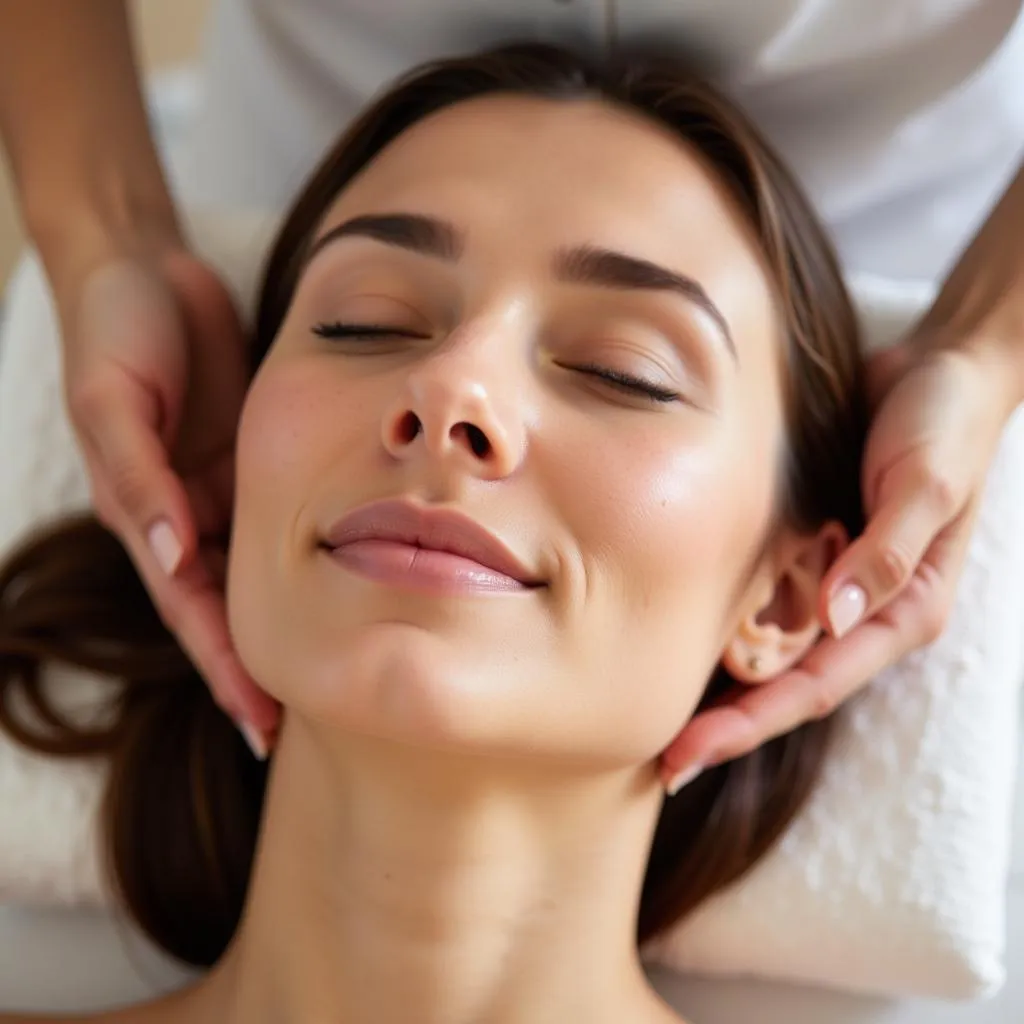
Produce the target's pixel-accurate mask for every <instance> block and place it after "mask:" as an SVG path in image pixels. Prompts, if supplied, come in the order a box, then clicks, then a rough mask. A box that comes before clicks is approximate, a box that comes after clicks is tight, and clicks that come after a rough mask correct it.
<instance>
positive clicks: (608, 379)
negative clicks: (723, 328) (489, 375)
mask: <svg viewBox="0 0 1024 1024" xmlns="http://www.w3.org/2000/svg"><path fill="white" fill-rule="evenodd" d="M313 333H314V334H316V335H318V336H319V337H321V338H354V339H362V340H364V341H375V340H378V339H380V338H411V339H414V340H419V341H423V340H426V338H427V337H428V336H427V335H425V334H420V333H419V332H418V331H406V330H402V329H401V328H396V327H387V326H385V325H383V324H352V323H341V322H334V323H320V324H316V325H315V326H314V327H313ZM557 365H559V366H562V367H563V369H567V370H576V371H577V372H579V373H585V374H589V375H590V376H592V377H598V378H600V379H601V380H602V381H603V382H604V383H606V384H609V385H610V386H611V387H613V388H617V389H618V390H619V391H624V392H626V393H627V394H630V395H632V396H634V397H636V396H638V395H639V396H640V397H643V398H646V399H648V400H649V401H651V402H656V403H658V404H661V403H668V402H675V401H677V400H678V399H679V398H680V397H681V396H680V395H679V393H678V392H677V391H672V390H670V389H669V388H662V387H659V386H658V385H657V384H651V383H650V382H649V381H646V380H643V379H642V378H640V377H634V376H633V375H632V374H629V373H621V372H620V371H618V370H609V369H607V368H606V367H604V366H600V365H598V364H597V363H577V364H574V365H572V366H564V365H563V364H561V363H559V364H557Z"/></svg>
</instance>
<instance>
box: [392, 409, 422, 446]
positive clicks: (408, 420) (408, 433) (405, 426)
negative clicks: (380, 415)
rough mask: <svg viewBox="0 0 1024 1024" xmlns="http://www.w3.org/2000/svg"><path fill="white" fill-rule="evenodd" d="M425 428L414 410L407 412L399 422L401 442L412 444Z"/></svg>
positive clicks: (398, 432)
mask: <svg viewBox="0 0 1024 1024" xmlns="http://www.w3.org/2000/svg"><path fill="white" fill-rule="evenodd" d="M422 429H423V425H422V424H421V423H420V419H419V417H418V416H417V415H416V413H414V412H407V413H406V414H405V415H404V416H403V417H402V419H401V421H400V422H399V424H398V428H397V431H396V432H397V434H398V441H399V444H410V443H411V442H412V441H413V440H415V439H416V437H417V436H418V435H419V433H420V431H421V430H422Z"/></svg>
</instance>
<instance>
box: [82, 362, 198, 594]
mask: <svg viewBox="0 0 1024 1024" xmlns="http://www.w3.org/2000/svg"><path fill="white" fill-rule="evenodd" d="M71 401H72V403H73V407H74V409H75V411H76V417H77V422H78V429H79V432H80V435H81V441H82V445H83V449H84V454H85V457H86V463H87V466H88V469H89V474H90V477H91V483H92V489H93V503H94V506H95V508H96V512H97V515H98V516H99V518H100V520H101V522H102V523H103V524H104V525H105V526H106V527H107V528H108V529H110V530H112V531H113V532H114V533H116V534H117V535H118V537H120V538H121V540H122V542H123V543H126V544H127V543H128V542H129V541H138V540H140V539H141V540H142V541H143V542H144V543H145V544H146V545H147V546H148V547H149V549H150V551H151V553H152V555H153V557H154V559H155V562H156V565H157V566H158V567H159V570H160V571H161V572H162V573H164V574H166V575H172V574H173V573H175V572H176V571H177V570H178V569H179V567H180V566H182V565H184V564H187V562H188V560H189V559H190V558H191V557H192V555H193V554H194V552H195V545H196V531H195V527H194V522H193V517H192V514H191V510H190V508H189V502H188V496H187V494H186V492H185V487H184V485H183V484H182V482H181V480H180V479H179V477H178V475H177V474H176V473H175V472H174V470H173V469H172V468H171V465H170V462H169V460H168V455H167V450H166V445H165V443H164V440H163V439H162V438H161V437H160V435H159V433H158V432H157V429H156V426H155V424H156V422H157V421H158V419H159V415H158V413H157V411H156V410H155V409H153V408H152V407H151V406H152V405H153V401H154V400H153V399H152V398H151V397H149V396H147V395H146V394H145V393H143V392H142V391H141V390H139V389H136V388H134V387H133V386H132V385H130V384H129V383H128V382H127V381H124V380H121V379H119V378H118V377H117V376H116V375H106V376H105V377H103V378H97V379H96V382H95V383H93V384H91V385H90V386H89V387H88V388H87V389H84V390H79V391H78V392H77V393H76V394H75V395H74V396H73V398H72V399H71ZM137 547H138V544H135V548H137ZM136 566H137V567H138V568H139V569H140V571H142V567H141V566H140V565H139V563H138V560H137V559H136ZM144 578H145V582H146V584H147V586H148V585H149V584H150V576H149V574H144Z"/></svg>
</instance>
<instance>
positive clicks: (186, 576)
mask: <svg viewBox="0 0 1024 1024" xmlns="http://www.w3.org/2000/svg"><path fill="white" fill-rule="evenodd" d="M104 486H105V485H104V484H103V483H102V482H101V483H100V484H99V485H98V492H99V493H97V495H96V496H97V498H100V497H101V496H102V488H103V487H104ZM108 500H109V498H108ZM121 541H122V543H123V544H124V545H125V547H126V549H127V550H128V553H129V555H130V556H131V559H132V561H133V562H134V564H135V567H136V569H137V570H138V572H139V575H140V576H141V578H142V580H143V582H144V584H145V586H146V589H147V591H148V592H149V595H150V598H151V599H152V601H153V605H154V607H155V608H156V610H157V612H158V614H159V615H160V618H161V619H162V621H163V623H164V625H165V626H166V627H167V629H168V630H169V631H170V632H171V633H172V634H173V635H174V637H175V639H176V640H177V641H178V643H179V644H180V645H181V647H182V649H183V650H184V651H185V653H186V654H187V655H188V656H189V658H190V659H191V661H192V662H193V664H194V665H195V666H196V668H197V669H198V671H199V672H200V674H201V675H202V676H203V678H204V679H205V680H206V682H207V684H208V685H209V687H210V690H211V693H212V694H213V697H214V700H215V701H216V702H217V704H218V705H219V706H220V707H221V708H222V709H223V710H224V712H225V713H226V714H227V715H229V716H230V717H231V718H232V719H233V720H234V722H235V724H236V725H237V726H238V728H239V729H240V730H241V731H242V733H243V735H244V736H245V738H246V740H247V741H248V743H249V746H250V747H251V748H252V750H253V753H254V754H255V755H256V756H258V757H260V758H263V757H265V756H266V754H267V751H268V749H269V746H270V741H271V738H272V737H273V735H274V732H275V730H276V728H277V725H278V721H279V719H280V707H279V705H278V704H277V702H276V701H275V700H274V699H273V698H272V697H270V696H269V695H268V694H266V693H265V692H264V691H263V690H261V689H260V688H259V687H258V686H257V684H256V683H255V681H254V680H253V679H252V678H251V677H250V675H249V674H248V673H247V672H246V671H245V669H244V668H243V666H242V664H241V661H240V660H239V658H238V655H237V653H236V651H235V649H234V645H233V643H232V641H231V636H230V632H229V629H228V622H227V607H226V603H225V599H224V593H223V587H222V582H221V578H219V574H220V572H221V568H220V558H219V556H214V557H215V562H214V564H213V565H212V566H208V565H207V562H206V557H205V552H202V551H201V552H199V553H198V555H197V557H195V558H193V559H192V560H191V561H190V562H189V564H188V565H186V566H184V567H182V568H180V569H179V570H178V572H177V573H176V574H175V575H174V576H169V575H167V574H166V573H165V572H164V571H163V568H162V567H161V566H160V564H159V562H158V561H157V558H156V556H155V555H154V553H153V551H152V550H151V549H150V547H149V545H148V544H146V543H145V542H144V540H143V539H142V538H140V537H139V536H138V534H137V533H136V532H135V531H129V532H128V533H127V534H126V535H122V536H121Z"/></svg>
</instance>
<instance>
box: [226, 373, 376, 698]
mask: <svg viewBox="0 0 1024 1024" xmlns="http://www.w3.org/2000/svg"><path fill="white" fill-rule="evenodd" d="M270 358H271V359H272V358H273V357H272V356H271V357H270ZM345 408H346V394H345V389H344V386H343V383H342V382H340V381H338V380H336V379H334V378H332V375H331V374H330V373H329V372H325V368H324V367H323V365H322V360H318V359H290V360H289V361H288V363H287V364H282V365H280V366H278V365H275V364H274V363H273V362H270V361H269V360H268V363H266V364H265V365H264V367H263V368H262V369H261V371H260V373H259V374H258V375H257V376H256V378H255V380H254V381H253V384H252V387H251V388H250V390H249V393H248V395H247V397H246V401H245V405H244V407H243V410H242V416H241V419H240V422H239V428H238V442H237V446H236V472H235V513H234V521H233V525H232V531H231V551H230V558H229V562H228V579H227V599H228V618H229V626H230V629H231V635H232V638H233V640H234V642H235V644H236V647H237V649H238V652H239V655H240V656H241V658H242V662H243V664H244V665H245V667H246V669H247V670H248V671H249V672H250V673H251V674H252V675H253V676H254V677H256V678H257V679H258V680H259V681H260V682H261V683H262V684H264V685H266V686H267V687H268V688H271V687H273V685H274V683H273V680H274V679H275V678H276V677H277V676H278V675H279V674H280V673H279V672H278V668H279V666H277V665H276V663H275V657H276V655H275V651H274V650H272V649H271V638H272V637H274V636H277V635H278V634H279V633H280V632H281V629H282V628H283V626H284V624H285V623H286V622H288V621H290V619H291V618H292V616H294V615H296V614H297V613H298V606H297V604H296V601H297V595H296V594H292V593H290V591H289V583H290V581H291V580H293V579H294V578H295V570H296V569H297V568H298V565H297V563H299V562H300V560H302V559H308V558H309V557H310V555H311V551H310V550H309V548H310V546H311V545H312V543H313V536H314V525H313V522H312V516H313V511H312V510H313V509H316V510H317V512H318V513H319V514H321V515H322V514H323V502H322V501H319V502H318V500H317V496H318V495H322V494H324V493H325V491H326V490H328V488H329V486H330V481H331V480H335V481H336V480H337V478H338V476H339V475H340V474H342V473H343V472H345V469H346V467H345V466H344V465H343V464H342V463H341V462H340V461H339V460H340V457H341V454H343V453H344V452H345V451H349V452H351V451H352V450H353V444H352V436H351V435H353V434H355V433H361V434H362V436H363V437H365V426H364V427H362V428H360V427H358V426H357V425H356V424H357V421H358V417H357V416H354V415H352V406H351V404H349V406H348V408H349V412H348V413H347V414H344V415H342V414H341V410H343V409H345ZM364 446H365V445H364ZM271 692H274V691H273V689H271Z"/></svg>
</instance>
